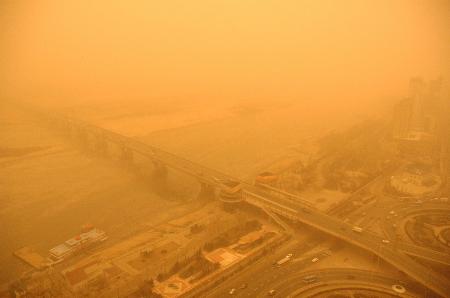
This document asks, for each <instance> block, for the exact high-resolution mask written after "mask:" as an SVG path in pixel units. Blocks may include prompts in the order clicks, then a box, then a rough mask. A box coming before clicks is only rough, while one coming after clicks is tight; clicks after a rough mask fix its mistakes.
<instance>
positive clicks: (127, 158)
mask: <svg viewBox="0 0 450 298" xmlns="http://www.w3.org/2000/svg"><path fill="white" fill-rule="evenodd" d="M119 159H120V161H121V162H122V163H123V164H125V165H126V166H131V165H133V161H134V155H133V151H132V150H131V149H130V148H128V147H126V146H124V145H122V146H121V147H120V156H119Z"/></svg>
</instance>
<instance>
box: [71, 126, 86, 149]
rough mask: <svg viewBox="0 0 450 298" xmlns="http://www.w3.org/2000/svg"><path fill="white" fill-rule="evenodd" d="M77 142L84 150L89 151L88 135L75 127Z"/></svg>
mask: <svg viewBox="0 0 450 298" xmlns="http://www.w3.org/2000/svg"><path fill="white" fill-rule="evenodd" d="M74 130H75V132H74V138H75V142H76V143H77V144H78V145H79V146H80V147H81V149H82V150H87V149H88V147H89V136H88V133H87V132H86V131H85V130H84V129H83V128H81V127H74Z"/></svg>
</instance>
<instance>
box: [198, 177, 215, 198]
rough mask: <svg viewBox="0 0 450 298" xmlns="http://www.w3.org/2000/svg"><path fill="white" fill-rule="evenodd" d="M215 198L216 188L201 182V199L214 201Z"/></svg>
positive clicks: (199, 195) (199, 194) (199, 196)
mask: <svg viewBox="0 0 450 298" xmlns="http://www.w3.org/2000/svg"><path fill="white" fill-rule="evenodd" d="M214 197H215V189H214V186H213V185H211V184H209V183H206V182H202V181H200V192H199V193H198V198H199V199H207V200H209V199H213V198H214Z"/></svg>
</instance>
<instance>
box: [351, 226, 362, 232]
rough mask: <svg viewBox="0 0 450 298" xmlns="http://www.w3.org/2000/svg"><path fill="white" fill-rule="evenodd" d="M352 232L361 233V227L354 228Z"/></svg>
mask: <svg viewBox="0 0 450 298" xmlns="http://www.w3.org/2000/svg"><path fill="white" fill-rule="evenodd" d="M352 231H353V232H356V233H361V232H362V231H363V229H362V228H361V227H357V226H354V227H353V228H352Z"/></svg>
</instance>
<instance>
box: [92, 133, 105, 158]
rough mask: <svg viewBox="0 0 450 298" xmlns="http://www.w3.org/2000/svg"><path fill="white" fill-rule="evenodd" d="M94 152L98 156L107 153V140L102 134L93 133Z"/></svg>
mask: <svg viewBox="0 0 450 298" xmlns="http://www.w3.org/2000/svg"><path fill="white" fill-rule="evenodd" d="M94 152H96V153H97V154H99V155H100V156H107V154H108V142H107V141H106V138H105V136H104V135H103V134H95V135H94Z"/></svg>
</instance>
